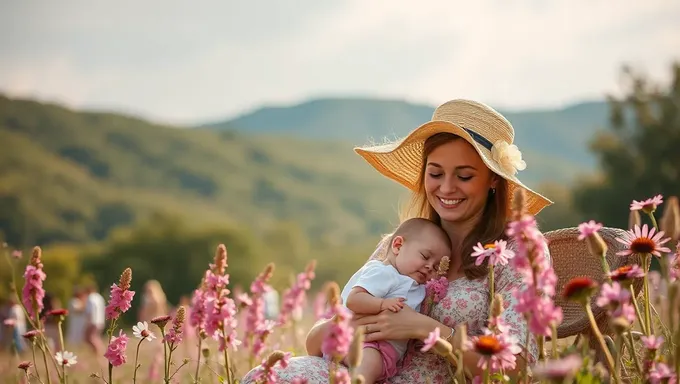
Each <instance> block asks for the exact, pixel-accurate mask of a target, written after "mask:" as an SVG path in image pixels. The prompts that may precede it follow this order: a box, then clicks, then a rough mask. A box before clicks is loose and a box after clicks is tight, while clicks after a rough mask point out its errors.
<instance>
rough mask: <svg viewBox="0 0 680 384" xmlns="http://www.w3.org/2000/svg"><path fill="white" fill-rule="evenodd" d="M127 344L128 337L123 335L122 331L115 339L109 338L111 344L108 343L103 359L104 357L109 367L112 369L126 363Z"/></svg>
mask: <svg viewBox="0 0 680 384" xmlns="http://www.w3.org/2000/svg"><path fill="white" fill-rule="evenodd" d="M127 343H128V337H127V335H126V334H125V333H123V330H122V329H121V330H120V333H119V334H118V336H117V337H116V336H113V337H112V338H111V342H110V343H109V347H108V348H107V349H106V353H105V354H104V357H106V359H107V360H108V361H109V363H111V365H113V366H114V367H117V366H119V365H123V364H125V362H126V361H127V356H126V355H125V351H126V349H127Z"/></svg>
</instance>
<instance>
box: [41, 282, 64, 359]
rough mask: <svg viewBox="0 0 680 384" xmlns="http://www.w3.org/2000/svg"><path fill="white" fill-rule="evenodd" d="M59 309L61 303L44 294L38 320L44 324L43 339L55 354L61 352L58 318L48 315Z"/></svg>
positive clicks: (46, 293) (48, 294)
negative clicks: (45, 339)
mask: <svg viewBox="0 0 680 384" xmlns="http://www.w3.org/2000/svg"><path fill="white" fill-rule="evenodd" d="M59 308H61V301H60V300H59V299H58V298H56V297H54V295H53V294H52V293H50V292H45V297H44V298H43V310H42V312H41V313H40V319H41V320H42V321H43V323H44V324H45V338H47V343H48V345H49V346H50V348H51V349H52V350H53V351H55V352H58V351H60V350H61V346H60V343H59V318H55V317H54V316H48V313H50V311H52V310H54V309H59Z"/></svg>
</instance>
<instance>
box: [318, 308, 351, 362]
mask: <svg viewBox="0 0 680 384" xmlns="http://www.w3.org/2000/svg"><path fill="white" fill-rule="evenodd" d="M331 310H332V311H333V315H334V316H335V320H334V321H333V322H332V323H331V326H330V327H329V329H328V332H327V333H326V337H324V340H323V344H322V345H321V352H323V355H324V356H325V357H327V358H331V359H333V360H335V361H340V360H342V358H344V357H345V355H347V352H348V351H349V346H350V344H351V342H352V337H353V333H354V329H352V327H350V325H349V321H350V320H351V319H352V312H351V311H350V310H349V309H347V308H345V307H344V306H342V305H341V304H338V303H336V304H335V305H333V306H332V308H331Z"/></svg>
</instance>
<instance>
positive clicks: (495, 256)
mask: <svg viewBox="0 0 680 384" xmlns="http://www.w3.org/2000/svg"><path fill="white" fill-rule="evenodd" d="M473 250H474V252H472V255H471V256H472V257H476V258H477V260H476V261H475V265H481V264H482V262H484V259H485V258H487V257H488V258H489V264H490V265H498V264H500V265H507V264H508V260H510V259H512V258H513V257H515V252H513V251H512V250H511V249H507V242H506V241H505V240H496V241H495V242H494V243H493V244H487V245H482V243H477V245H476V246H474V247H473Z"/></svg>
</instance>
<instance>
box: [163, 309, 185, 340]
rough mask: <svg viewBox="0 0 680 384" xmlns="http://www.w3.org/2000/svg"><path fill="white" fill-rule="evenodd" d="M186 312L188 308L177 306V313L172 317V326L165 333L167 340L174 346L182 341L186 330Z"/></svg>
mask: <svg viewBox="0 0 680 384" xmlns="http://www.w3.org/2000/svg"><path fill="white" fill-rule="evenodd" d="M185 314H186V309H184V307H179V308H177V313H175V317H174V318H173V319H172V327H171V328H170V330H169V331H168V333H167V334H166V335H165V341H166V342H167V343H168V344H170V346H171V348H172V346H174V345H176V344H179V343H181V342H182V336H183V331H184V317H185Z"/></svg>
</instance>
